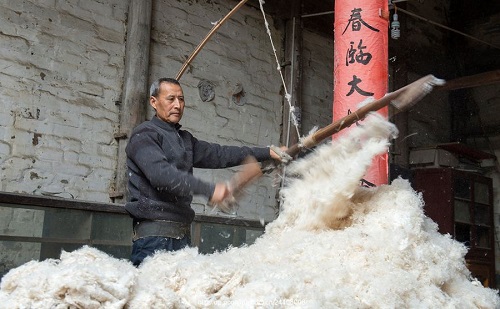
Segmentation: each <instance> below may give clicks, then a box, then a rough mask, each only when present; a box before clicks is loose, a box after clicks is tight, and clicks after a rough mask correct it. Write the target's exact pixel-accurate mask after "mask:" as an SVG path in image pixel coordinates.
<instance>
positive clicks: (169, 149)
mask: <svg viewBox="0 0 500 309" xmlns="http://www.w3.org/2000/svg"><path fill="white" fill-rule="evenodd" d="M180 127H181V126H180V125H179V124H177V125H174V124H170V123H167V122H164V121H162V120H161V119H159V118H157V117H154V118H153V119H151V120H150V121H145V122H143V123H142V124H140V125H139V126H137V127H136V128H135V129H134V130H133V132H132V134H131V136H130V140H129V142H128V145H127V147H126V149H125V151H126V153H127V166H128V190H129V197H130V198H129V202H127V204H126V205H125V209H126V210H127V211H128V212H129V214H130V215H131V216H132V217H133V218H134V221H141V220H170V221H176V222H184V223H191V222H192V221H193V219H194V215H195V213H194V210H193V209H192V208H191V201H192V200H193V195H195V194H196V195H203V196H205V197H207V199H210V198H211V197H212V193H213V191H214V188H215V185H214V184H211V183H207V182H204V181H202V180H200V179H198V178H195V177H194V176H193V167H197V168H211V169H214V168H225V167H230V166H236V165H239V164H240V163H241V162H242V161H243V160H244V159H245V158H246V157H247V156H249V155H252V156H254V157H255V158H256V159H257V160H258V161H264V160H268V159H271V157H270V154H269V148H268V147H265V148H263V147H252V148H250V147H238V146H221V145H218V144H214V143H208V142H204V141H200V140H198V139H196V138H195V137H194V136H193V135H191V133H189V132H187V131H184V130H180Z"/></svg>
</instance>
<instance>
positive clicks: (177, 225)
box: [133, 220, 191, 241]
mask: <svg viewBox="0 0 500 309" xmlns="http://www.w3.org/2000/svg"><path fill="white" fill-rule="evenodd" d="M189 233H191V225H190V224H189V223H182V222H174V221H166V220H156V221H140V222H139V223H137V224H136V225H135V226H134V237H133V240H134V241H136V240H137V239H139V238H143V237H148V236H160V237H170V238H176V239H181V238H183V237H184V236H185V235H186V234H189Z"/></svg>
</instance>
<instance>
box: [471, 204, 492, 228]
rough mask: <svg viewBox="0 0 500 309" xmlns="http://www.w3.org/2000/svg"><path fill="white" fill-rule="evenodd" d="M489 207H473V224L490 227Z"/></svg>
mask: <svg viewBox="0 0 500 309" xmlns="http://www.w3.org/2000/svg"><path fill="white" fill-rule="evenodd" d="M490 220H491V217H490V207H489V206H486V205H478V204H476V205H475V206H474V221H475V224H479V225H488V226H489V225H490V222H491V221H490Z"/></svg>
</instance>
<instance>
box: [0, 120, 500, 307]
mask: <svg viewBox="0 0 500 309" xmlns="http://www.w3.org/2000/svg"><path fill="white" fill-rule="evenodd" d="M395 132H396V129H395V127H394V126H393V125H392V124H390V123H389V122H387V121H385V120H383V119H381V118H380V117H378V116H370V117H369V118H368V119H366V120H365V121H364V122H363V125H362V126H360V127H356V128H353V129H352V130H350V133H349V134H347V135H345V136H343V137H342V138H340V139H338V140H336V141H335V143H333V144H329V145H325V146H322V147H319V148H318V149H317V150H316V151H315V152H314V153H312V154H310V155H309V156H308V157H307V158H305V159H302V160H301V161H297V162H295V163H293V164H292V165H291V166H290V168H289V171H291V172H292V174H293V177H291V179H289V180H288V183H287V186H286V188H285V189H283V190H282V195H283V200H284V204H283V211H282V213H281V214H280V216H279V217H278V218H277V219H276V220H275V221H274V222H272V223H270V224H269V225H268V226H267V227H266V233H265V234H264V235H263V236H261V237H260V238H259V239H257V241H256V242H255V244H253V245H251V246H248V247H243V248H231V249H229V250H227V251H224V252H220V253H215V254H211V255H201V254H198V253H197V250H196V249H194V248H191V249H186V250H182V251H179V252H175V253H165V252H163V253H159V254H156V255H155V256H153V257H151V258H149V259H146V260H145V262H144V263H143V264H142V266H141V267H140V268H139V269H135V268H134V267H132V266H131V264H130V263H129V262H128V261H123V260H117V259H114V258H111V257H109V256H106V255H104V254H103V253H100V252H98V251H97V250H95V249H92V248H88V247H84V248H82V249H80V250H77V251H75V252H72V253H66V252H65V253H63V254H62V256H61V260H60V261H55V260H50V261H44V262H30V263H27V264H25V265H23V266H21V267H18V268H16V269H13V270H12V271H10V272H9V273H8V274H7V275H6V276H5V277H4V278H3V280H2V283H1V290H0V303H1V304H8V308H26V307H28V308H66V307H70V306H73V307H75V308H122V307H126V308H206V307H210V308H256V307H258V308H498V307H499V306H500V299H499V297H498V295H497V291H496V290H492V289H488V288H484V287H482V285H481V284H480V283H479V282H478V281H477V280H475V279H474V278H471V275H470V272H469V271H468V270H467V268H466V265H465V259H464V256H465V253H466V248H465V247H464V246H463V245H462V244H460V243H458V242H456V241H454V240H452V239H451V238H450V237H449V236H445V235H441V234H439V233H438V232H437V226H436V224H435V223H434V222H432V221H431V220H430V219H429V218H427V217H425V215H424V213H423V202H422V200H421V198H420V196H419V195H417V194H416V193H415V192H414V191H413V190H412V188H411V187H410V185H409V183H408V182H407V181H405V180H401V179H398V180H396V181H394V182H393V183H392V184H391V185H385V186H380V187H376V188H364V187H361V186H360V185H359V180H360V179H361V178H362V177H363V174H364V173H365V171H366V168H367V167H368V166H369V165H370V163H371V160H372V158H373V157H374V156H375V155H377V154H380V153H382V152H384V151H387V146H388V139H389V138H390V137H391V136H392V135H393V134H394V133H395Z"/></svg>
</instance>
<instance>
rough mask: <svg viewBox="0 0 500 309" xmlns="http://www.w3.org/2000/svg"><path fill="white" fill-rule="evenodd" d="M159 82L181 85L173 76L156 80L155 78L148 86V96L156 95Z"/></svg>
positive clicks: (158, 89)
mask: <svg viewBox="0 0 500 309" xmlns="http://www.w3.org/2000/svg"><path fill="white" fill-rule="evenodd" d="M161 83H168V84H174V85H179V86H180V85H181V84H180V83H179V81H178V80H176V79H175V78H170V77H162V78H159V79H157V80H155V81H154V82H153V83H152V84H151V87H150V88H149V96H150V97H157V96H158V93H159V92H160V85H161Z"/></svg>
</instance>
